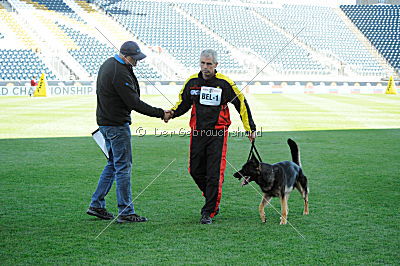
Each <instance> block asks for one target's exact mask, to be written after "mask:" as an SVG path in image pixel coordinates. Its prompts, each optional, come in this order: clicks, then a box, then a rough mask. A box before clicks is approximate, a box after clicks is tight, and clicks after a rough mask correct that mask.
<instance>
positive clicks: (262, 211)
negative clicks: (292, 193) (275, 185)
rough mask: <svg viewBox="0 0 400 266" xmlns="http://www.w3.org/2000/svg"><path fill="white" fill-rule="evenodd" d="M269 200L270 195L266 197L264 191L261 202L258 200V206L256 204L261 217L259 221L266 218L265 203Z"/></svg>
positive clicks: (263, 220) (264, 220)
mask: <svg viewBox="0 0 400 266" xmlns="http://www.w3.org/2000/svg"><path fill="white" fill-rule="evenodd" d="M270 200H271V197H268V196H267V194H265V193H264V195H263V197H262V199H261V202H260V206H258V211H259V213H260V218H261V222H263V223H265V222H266V221H267V219H266V218H265V211H264V208H265V205H268V203H269V201H270Z"/></svg>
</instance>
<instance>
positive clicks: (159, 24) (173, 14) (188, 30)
mask: <svg viewBox="0 0 400 266" xmlns="http://www.w3.org/2000/svg"><path fill="white" fill-rule="evenodd" d="M100 5H101V6H102V7H103V8H104V9H105V11H106V12H107V13H109V14H111V15H112V16H114V17H115V18H116V19H117V20H118V21H119V22H120V23H121V24H122V25H123V26H124V27H126V28H127V29H129V30H130V31H131V32H132V33H133V34H134V35H135V36H137V38H138V39H140V40H141V41H142V42H143V43H145V44H146V45H148V46H157V47H161V48H162V49H165V50H166V51H168V52H169V53H170V54H172V55H173V56H175V57H176V59H177V60H179V61H180V62H181V63H182V64H183V65H184V66H185V67H188V68H197V67H198V65H199V61H198V60H199V58H198V56H199V54H200V52H201V51H202V50H203V49H205V48H209V47H212V48H213V49H215V50H216V51H217V52H219V55H220V60H219V61H220V66H219V69H240V68H241V66H240V65H239V64H238V62H237V61H236V60H235V59H234V58H233V57H232V56H231V55H230V51H229V49H228V48H227V47H224V46H223V45H222V44H221V43H219V42H218V41H217V40H215V39H214V38H213V37H211V36H210V35H208V34H206V33H205V32H203V31H202V30H201V29H200V28H199V27H197V26H196V25H195V24H194V23H193V22H191V21H189V20H187V19H186V18H184V17H183V16H182V15H180V14H179V13H178V12H177V11H176V9H175V4H174V3H168V2H153V1H115V0H113V1H108V0H102V1H100Z"/></svg>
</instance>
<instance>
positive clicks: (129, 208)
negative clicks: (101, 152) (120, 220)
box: [90, 123, 135, 215]
mask: <svg viewBox="0 0 400 266" xmlns="http://www.w3.org/2000/svg"><path fill="white" fill-rule="evenodd" d="M100 132H101V133H102V134H103V136H104V138H105V141H106V147H107V150H108V154H109V158H108V162H107V165H106V166H105V167H104V170H103V172H102V173H101V175H100V179H99V183H98V185H97V189H96V191H95V192H94V194H93V196H92V202H91V203H90V207H95V208H105V207H106V201H105V199H104V198H105V197H106V196H107V194H108V192H109V191H110V189H111V186H112V184H113V182H114V179H115V180H116V183H117V202H118V213H119V215H129V214H134V213H135V210H134V207H133V203H132V191H131V172H132V145H131V130H130V128H129V123H126V124H124V125H123V126H100Z"/></svg>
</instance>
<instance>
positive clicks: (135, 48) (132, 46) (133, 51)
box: [119, 41, 146, 60]
mask: <svg viewBox="0 0 400 266" xmlns="http://www.w3.org/2000/svg"><path fill="white" fill-rule="evenodd" d="M119 51H120V53H121V54H123V55H125V56H130V57H132V58H133V59H136V60H142V59H144V58H145V57H146V55H145V54H144V53H142V52H141V51H140V48H139V45H138V44H137V43H135V42H133V41H127V42H124V44H122V45H121V49H120V50H119Z"/></svg>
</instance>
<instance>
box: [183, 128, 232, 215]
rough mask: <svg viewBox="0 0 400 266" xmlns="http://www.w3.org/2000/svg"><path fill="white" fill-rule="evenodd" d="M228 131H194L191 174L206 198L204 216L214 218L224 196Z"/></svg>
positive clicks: (192, 134)
mask: <svg viewBox="0 0 400 266" xmlns="http://www.w3.org/2000/svg"><path fill="white" fill-rule="evenodd" d="M227 140H228V130H223V129H221V130H193V131H192V132H191V135H190V161H189V173H190V175H191V176H192V177H193V179H194V181H195V182H196V184H197V186H198V187H199V189H200V190H201V191H202V192H203V196H204V197H205V204H204V206H203V208H202V209H201V214H202V215H210V217H211V218H212V217H214V216H215V214H216V211H217V210H218V208H219V203H220V200H221V196H222V183H223V182H224V172H225V168H226V151H227Z"/></svg>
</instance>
